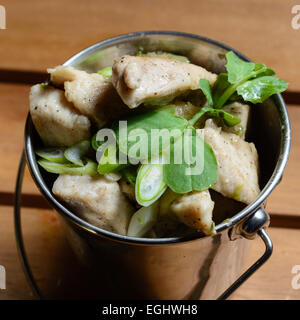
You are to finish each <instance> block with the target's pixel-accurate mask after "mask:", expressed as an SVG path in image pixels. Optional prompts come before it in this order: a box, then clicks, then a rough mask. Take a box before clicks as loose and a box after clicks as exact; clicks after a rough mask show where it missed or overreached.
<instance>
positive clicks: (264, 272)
mask: <svg viewBox="0 0 300 320" xmlns="http://www.w3.org/2000/svg"><path fill="white" fill-rule="evenodd" d="M295 4H297V3H296V2H295V1H293V0H285V1H283V0H264V1H259V0H251V1H247V0H226V1H225V0H211V1H195V0H185V1H182V0H172V1H166V0H151V1H150V0H128V1H123V0H111V1H103V0H101V1H99V0H89V1H79V0H60V1H58V0H53V1H41V0H27V1H20V0H2V1H1V5H4V6H5V8H6V13H7V29H5V30H0V110H1V112H0V136H1V139H0V150H1V155H2V156H1V157H0V168H1V170H0V265H3V266H5V268H6V271H7V289H6V290H0V299H33V298H34V297H33V294H32V292H31V289H30V287H29V286H28V284H27V282H26V279H25V276H24V274H23V270H22V268H21V265H20V262H19V259H18V255H17V248H16V243H15V238H14V230H13V207H12V204H13V192H14V184H15V178H16V173H17V167H18V162H19V158H20V153H21V151H22V148H23V131H24V124H25V119H26V114H27V112H28V92H29V88H30V84H32V83H35V82H36V81H40V80H42V79H44V77H45V70H46V68H47V67H49V66H55V65H58V64H61V63H62V62H63V61H65V60H66V59H67V58H69V57H70V56H72V55H73V54H75V53H76V52H78V51H79V50H81V49H83V48H85V47H87V46H89V45H91V44H93V43H96V42H98V41H101V40H104V39H106V38H109V37H112V36H116V35H119V34H124V33H127V32H134V31H145V30H174V31H183V32H190V33H195V34H199V35H203V36H206V37H209V38H212V39H215V40H219V41H221V42H223V43H225V44H228V45H230V46H232V47H234V48H235V49H237V50H239V51H241V52H242V53H244V54H245V55H247V56H248V57H249V58H251V59H253V60H255V61H257V62H263V63H266V64H267V65H268V66H269V67H271V68H273V69H275V70H276V71H277V73H278V75H279V76H280V77H282V78H283V79H285V80H287V81H288V82H289V89H288V90H289V92H288V94H286V95H285V97H286V101H287V102H288V103H289V105H288V112H289V115H290V120H291V126H292V149H291V154H290V159H289V162H288V165H287V168H286V170H285V174H284V177H283V180H282V182H281V183H280V185H279V186H278V187H277V188H276V189H275V190H274V191H273V193H272V194H271V196H270V198H269V200H268V204H267V210H268V212H269V213H270V214H271V217H272V219H271V228H269V230H268V232H269V233H270V236H271V238H272V240H273V242H274V254H273V256H272V257H271V259H270V260H269V261H268V262H267V263H266V264H265V265H264V266H263V267H262V268H261V269H260V270H259V271H258V272H256V273H255V275H254V276H252V277H251V278H250V279H249V280H248V281H247V282H246V283H245V284H244V285H243V286H242V287H241V288H240V289H239V290H238V291H237V292H236V293H235V294H234V295H233V296H232V297H231V299H250V300H251V299H297V300H298V299H300V290H295V289H293V288H292V285H291V281H292V277H293V276H294V275H293V274H292V273H291V270H292V267H293V266H294V265H300V258H299V257H300V245H299V243H300V209H299V207H300V197H299V186H298V182H299V181H300V125H299V123H300V78H299V75H298V73H299V70H300V58H299V52H300V30H294V29H293V28H292V27H291V19H292V17H293V14H292V13H291V8H292V6H293V5H295ZM23 204H24V206H25V208H24V209H23V211H22V212H23V213H22V221H23V232H24V239H25V244H26V248H27V250H28V256H29V260H30V263H31V265H32V268H33V272H34V275H35V276H36V280H37V282H38V284H39V286H40V288H41V290H42V292H43V294H44V296H45V297H46V298H50V299H52V298H58V299H65V298H76V299H87V298H92V297H98V298H108V296H107V295H105V294H103V292H99V290H98V288H94V287H93V286H92V285H91V283H92V282H93V281H92V279H91V278H90V277H89V275H88V274H86V272H85V271H84V270H83V269H82V267H81V266H80V265H79V264H78V263H77V260H76V259H75V257H74V254H73V252H72V251H71V250H70V247H69V245H68V243H67V242H66V239H65V237H64V234H63V231H62V228H61V225H60V223H59V221H58V220H57V218H56V215H55V214H54V212H53V210H52V209H45V208H47V207H48V205H47V203H46V202H45V200H43V198H42V197H41V195H40V193H39V191H38V189H37V187H36V186H35V184H34V183H33V181H32V178H31V177H30V174H29V172H28V170H26V172H25V178H24V188H23ZM262 250H263V246H262V244H261V241H260V240H259V239H257V240H255V241H253V242H252V249H251V253H250V255H249V259H248V262H247V263H248V265H250V264H251V263H252V262H253V261H255V260H256V259H257V257H258V256H259V255H260V254H261V253H262ZM74 278H76V279H80V281H77V282H76V285H77V287H76V288H75V287H74ZM78 283H79V285H78Z"/></svg>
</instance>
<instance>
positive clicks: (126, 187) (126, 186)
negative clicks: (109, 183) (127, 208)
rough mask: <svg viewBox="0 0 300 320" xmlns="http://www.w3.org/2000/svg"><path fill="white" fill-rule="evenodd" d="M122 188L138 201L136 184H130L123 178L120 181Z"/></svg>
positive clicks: (130, 197) (128, 196)
mask: <svg viewBox="0 0 300 320" xmlns="http://www.w3.org/2000/svg"><path fill="white" fill-rule="evenodd" d="M119 185H120V189H121V191H122V192H123V193H124V194H125V196H126V197H127V198H128V199H129V200H130V201H131V202H133V203H136V198H135V190H134V186H133V185H132V184H130V183H129V182H128V181H127V180H126V179H124V178H122V179H121V180H120V181H119Z"/></svg>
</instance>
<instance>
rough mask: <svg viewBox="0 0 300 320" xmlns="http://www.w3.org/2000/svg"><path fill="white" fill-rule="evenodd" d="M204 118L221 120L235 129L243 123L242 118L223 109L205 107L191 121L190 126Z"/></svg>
mask: <svg viewBox="0 0 300 320" xmlns="http://www.w3.org/2000/svg"><path fill="white" fill-rule="evenodd" d="M203 116H206V117H207V118H217V119H221V120H222V121H223V122H224V124H225V125H226V126H228V127H233V126H235V125H236V124H238V123H240V122H241V119H240V118H238V117H237V116H235V115H233V114H231V113H229V112H226V111H224V110H222V109H214V108H212V107H203V108H202V109H201V110H200V111H199V112H198V113H196V114H195V115H194V116H193V118H192V119H191V120H189V124H190V125H194V124H195V123H196V122H197V121H198V120H199V119H200V118H201V117H203Z"/></svg>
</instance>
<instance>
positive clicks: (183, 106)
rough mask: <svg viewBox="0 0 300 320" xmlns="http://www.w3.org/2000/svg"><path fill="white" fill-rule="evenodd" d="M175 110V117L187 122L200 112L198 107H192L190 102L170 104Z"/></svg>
mask: <svg viewBox="0 0 300 320" xmlns="http://www.w3.org/2000/svg"><path fill="white" fill-rule="evenodd" d="M172 107H174V109H175V114H176V116H180V117H183V118H185V119H187V120H190V119H192V117H193V116H194V115H195V114H196V113H197V112H199V111H200V108H199V107H196V106H194V105H192V104H191V103H190V102H176V103H174V104H172Z"/></svg>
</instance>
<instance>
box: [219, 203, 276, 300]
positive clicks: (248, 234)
mask: <svg viewBox="0 0 300 320" xmlns="http://www.w3.org/2000/svg"><path fill="white" fill-rule="evenodd" d="M269 221H270V217H269V215H268V213H267V212H266V211H265V210H264V209H263V208H259V209H258V210H257V211H256V212H255V213H253V214H252V215H251V216H250V217H249V218H248V219H246V220H245V221H244V222H243V223H242V224H240V226H238V227H237V230H234V229H231V235H230V238H231V240H235V239H237V238H241V236H242V237H244V238H246V239H250V240H252V239H254V238H255V237H256V236H257V235H259V236H260V238H261V239H262V240H263V242H264V244H265V252H264V254H263V255H262V256H261V257H260V258H259V259H258V260H257V261H256V262H255V263H254V264H253V265H252V266H251V267H249V268H248V269H247V270H246V271H245V272H244V273H243V274H242V275H241V276H240V277H239V278H238V279H237V280H236V281H235V282H234V283H233V284H232V285H231V286H230V287H229V288H228V289H227V290H226V291H224V292H223V293H222V294H221V295H220V296H219V297H218V299H217V300H225V299H227V298H228V297H229V296H230V295H231V294H232V293H233V292H234V291H235V290H236V289H237V288H239V287H240V286H241V285H242V284H243V283H244V282H245V281H246V280H247V279H248V278H249V277H250V276H251V275H252V274H253V273H254V272H255V271H256V270H258V269H259V268H260V267H261V266H262V265H263V264H264V263H265V262H266V261H267V260H268V259H269V258H270V256H271V254H272V252H273V243H272V240H271V238H270V237H269V235H268V234H267V232H266V230H265V228H266V227H267V226H268V225H269Z"/></svg>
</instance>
